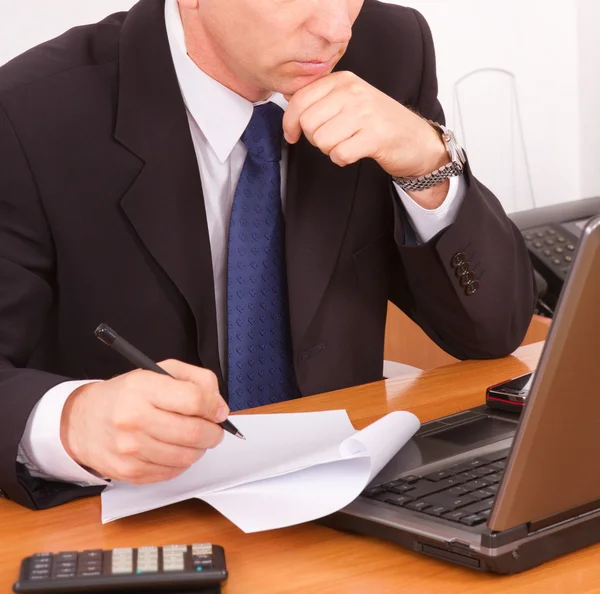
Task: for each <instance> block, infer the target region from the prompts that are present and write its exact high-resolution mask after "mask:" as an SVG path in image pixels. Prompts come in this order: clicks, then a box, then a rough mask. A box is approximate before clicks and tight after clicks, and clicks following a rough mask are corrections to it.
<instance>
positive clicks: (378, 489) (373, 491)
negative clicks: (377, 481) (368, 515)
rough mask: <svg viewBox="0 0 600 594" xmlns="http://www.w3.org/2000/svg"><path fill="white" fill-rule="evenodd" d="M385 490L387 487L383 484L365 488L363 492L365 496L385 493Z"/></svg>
mask: <svg viewBox="0 0 600 594" xmlns="http://www.w3.org/2000/svg"><path fill="white" fill-rule="evenodd" d="M383 492H385V489H384V488H383V487H381V486H378V487H371V488H370V489H365V490H364V491H363V492H362V494H363V495H364V496H365V497H373V496H375V495H378V494H379V493H383Z"/></svg>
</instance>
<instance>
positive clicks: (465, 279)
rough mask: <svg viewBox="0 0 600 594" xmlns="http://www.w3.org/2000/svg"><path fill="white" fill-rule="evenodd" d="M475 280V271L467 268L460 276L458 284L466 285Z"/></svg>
mask: <svg viewBox="0 0 600 594" xmlns="http://www.w3.org/2000/svg"><path fill="white" fill-rule="evenodd" d="M474 281H475V273H474V272H473V271H472V270H469V271H468V272H466V273H465V274H463V275H462V276H461V277H460V286H461V287H466V286H467V285H470V284H471V283H472V282H474Z"/></svg>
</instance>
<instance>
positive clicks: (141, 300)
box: [0, 0, 534, 508]
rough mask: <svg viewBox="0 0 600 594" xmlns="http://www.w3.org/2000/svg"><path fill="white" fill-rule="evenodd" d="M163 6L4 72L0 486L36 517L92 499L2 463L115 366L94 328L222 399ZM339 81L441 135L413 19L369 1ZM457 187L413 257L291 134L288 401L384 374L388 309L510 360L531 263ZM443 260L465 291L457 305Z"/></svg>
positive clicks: (145, 1)
mask: <svg viewBox="0 0 600 594" xmlns="http://www.w3.org/2000/svg"><path fill="white" fill-rule="evenodd" d="M163 11H164V2H163V0H142V1H141V2H140V3H139V4H137V5H136V6H135V7H134V8H133V9H132V10H131V11H130V12H129V13H119V14H116V15H113V16H110V17H108V18H107V19H105V20H104V21H102V22H101V23H98V24H96V25H92V26H86V27H81V28H77V29H73V30H71V31H69V32H68V33H66V34H65V35H63V36H61V37H59V38H58V39H55V40H53V41H50V42H48V43H45V44H43V45H41V46H39V47H37V48H34V49H32V50H30V51H29V52H27V53H25V54H24V55H22V56H20V57H18V58H16V59H15V60H13V61H12V62H10V63H8V64H7V65H5V66H4V67H2V68H0V415H1V417H2V431H1V435H0V488H1V490H2V491H3V493H4V495H5V496H6V497H8V498H10V499H13V500H15V501H17V502H19V503H20V504H23V505H26V506H29V507H31V508H44V507H48V506H52V505H56V504H58V503H61V502H64V501H67V500H69V499H73V498H75V497H79V496H82V495H89V494H91V493H97V492H98V489H80V488H78V487H74V486H73V485H68V484H63V483H58V482H50V481H43V480H39V479H34V478H32V477H31V476H30V475H29V473H28V472H27V470H26V469H25V468H24V467H23V466H21V465H19V464H16V463H15V460H16V456H17V445H18V443H19V441H20V439H21V436H22V434H23V430H24V428H25V424H26V421H27V418H28V417H29V414H30V412H31V410H32V408H33V406H34V405H35V403H36V402H37V401H38V400H39V399H40V398H41V397H42V395H43V394H44V393H45V392H46V391H47V390H49V389H50V388H52V387H53V386H55V385H56V384H58V383H60V382H63V381H65V380H66V379H73V378H108V377H111V376H113V375H115V374H119V373H123V372H126V371H129V370H130V366H129V365H128V364H127V362H124V361H123V360H122V359H121V358H120V357H118V356H117V355H116V354H115V353H114V352H112V351H111V350H110V349H107V348H106V347H105V346H103V345H101V344H100V343H99V341H98V340H96V339H95V338H94V335H93V331H94V329H95V328H96V326H97V325H98V324H99V323H100V322H107V323H109V324H110V325H113V326H114V328H116V329H117V330H118V331H119V332H120V333H121V334H122V335H123V336H125V337H126V338H128V339H129V340H130V341H131V342H133V343H134V344H136V345H137V346H139V347H140V348H141V349H142V350H144V351H145V352H146V353H147V354H148V355H149V356H150V357H151V358H153V359H155V360H162V359H165V358H170V357H172V358H177V359H181V360H183V361H187V362H189V363H192V364H196V365H201V366H204V367H207V368H210V369H212V370H213V371H214V372H215V373H216V374H217V376H218V377H219V380H220V383H221V387H222V390H223V393H225V390H226V386H224V385H223V381H222V377H221V372H220V369H219V358H218V352H217V351H218V349H217V327H216V321H215V303H214V288H213V277H212V267H211V257H210V245H209V239H208V232H207V224H206V217H205V211H204V204H203V195H202V186H201V182H200V176H199V172H198V166H197V162H196V157H195V153H194V149H193V146H192V141H191V137H190V131H189V127H188V121H187V117H186V112H185V108H184V104H183V101H182V98H181V95H180V92H179V88H178V83H177V80H176V76H175V72H174V68H173V64H172V62H171V58H170V52H169V47H168V42H167V37H166V31H165V23H164V17H163ZM338 69H340V70H351V71H353V72H355V73H356V74H357V75H358V76H360V77H361V78H363V79H365V80H367V81H368V82H370V83H371V84H373V85H375V86H376V87H378V88H380V89H381V90H382V91H384V92H385V93H387V94H389V95H390V96H392V97H394V98H395V99H397V100H398V101H401V102H403V103H404V104H407V105H409V106H412V107H413V108H415V109H417V110H419V111H420V112H421V113H422V114H423V115H424V116H426V117H428V118H431V119H434V120H438V121H443V113H442V110H441V107H440V105H439V103H438V101H437V97H436V96H437V84H436V74H435V60H434V52H433V43H432V39H431V35H430V32H429V29H428V28H427V25H426V23H425V21H424V20H423V18H422V17H421V16H420V15H419V14H418V13H417V12H415V11H414V10H411V9H406V8H401V7H398V6H393V5H389V4H382V3H379V2H376V1H375V0H366V2H365V5H364V8H363V10H362V13H361V14H360V16H359V18H358V20H357V22H356V24H355V27H354V37H353V40H352V42H351V43H350V46H349V49H348V52H347V54H346V55H345V57H344V58H343V60H342V61H341V62H340V64H339V66H338ZM491 117H492V116H491ZM466 175H467V181H468V194H467V196H466V198H465V200H464V203H463V206H462V208H461V210H460V212H459V214H458V218H457V219H456V222H455V223H454V224H453V225H451V226H450V227H449V228H448V229H446V230H445V231H443V232H442V233H440V234H439V235H438V236H437V237H435V238H434V239H433V240H431V241H430V242H428V243H427V244H426V245H422V246H414V245H413V246H412V247H409V246H407V245H406V242H405V230H406V229H408V227H407V226H406V225H405V224H403V220H404V218H405V217H404V214H403V212H402V208H401V206H400V202H399V200H398V199H397V197H395V196H394V193H393V188H392V185H391V181H390V177H389V176H388V175H386V174H385V173H384V172H383V170H382V169H381V168H380V167H379V166H378V165H377V164H376V163H375V162H374V161H371V160H363V161H362V162H360V163H357V164H355V165H352V166H350V167H346V168H339V167H337V166H336V165H334V164H333V163H332V162H331V161H330V160H329V158H328V157H326V156H325V155H323V154H321V153H320V152H319V151H318V150H316V149H315V148H313V147H312V146H311V145H310V144H309V143H308V142H306V141H305V140H302V141H301V142H299V143H298V144H297V145H295V146H292V147H291V149H290V155H289V171H288V188H287V208H286V242H287V245H286V250H287V251H286V256H287V270H288V277H289V281H288V282H289V294H290V315H291V327H292V335H293V346H294V361H295V368H296V373H297V378H298V382H299V386H300V390H301V392H302V394H303V395H308V394H315V393H319V392H325V391H328V390H334V389H338V388H344V387H346V386H352V385H356V384H361V383H365V382H371V381H374V380H378V379H381V374H382V358H383V336H384V324H385V317H386V304H387V301H388V299H389V300H392V301H394V302H395V303H396V304H397V305H399V306H400V307H401V308H402V309H403V310H404V311H405V312H407V313H408V314H409V315H410V316H411V317H412V318H413V319H415V320H416V321H417V322H418V323H420V324H421V325H422V326H423V328H424V329H425V330H426V331H427V332H428V333H429V335H430V336H432V337H433V339H434V340H435V341H436V342H437V343H438V344H440V345H441V346H442V347H443V348H445V349H446V350H447V351H448V352H449V353H451V354H452V355H454V356H456V357H459V358H487V357H500V356H504V355H506V354H508V353H510V352H511V351H512V350H514V349H515V348H516V347H517V346H518V344H519V343H520V341H521V339H522V337H523V336H524V334H525V332H526V329H527V326H528V322H529V320H530V317H531V314H532V311H533V305H534V285H533V277H532V272H531V267H530V263H529V258H528V255H527V252H526V249H525V246H524V244H523V242H522V240H521V236H520V234H519V232H518V231H517V230H516V229H515V227H514V226H513V225H512V224H511V222H510V221H509V219H508V218H507V217H506V215H505V214H504V212H503V210H502V208H501V207H500V205H499V203H498V201H497V200H496V198H495V197H494V196H493V195H492V194H491V193H490V192H489V191H488V190H487V189H486V188H485V187H484V186H482V185H481V184H480V183H479V182H478V181H477V180H475V179H474V178H473V177H472V175H471V173H470V172H469V171H467V174H466ZM395 210H396V212H395ZM458 252H464V253H465V254H466V257H467V260H468V261H469V263H470V266H471V268H472V270H474V272H475V274H476V276H477V279H478V280H479V282H480V286H479V289H478V290H477V292H475V293H474V294H473V295H470V296H469V295H467V294H466V293H465V289H464V287H462V286H461V284H460V282H459V278H458V277H457V276H456V274H455V269H454V267H453V266H452V259H453V257H454V255H455V254H457V253H458Z"/></svg>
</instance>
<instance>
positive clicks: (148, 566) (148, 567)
mask: <svg viewBox="0 0 600 594" xmlns="http://www.w3.org/2000/svg"><path fill="white" fill-rule="evenodd" d="M157 572H158V559H157V560H156V561H144V563H139V562H138V566H137V573H157Z"/></svg>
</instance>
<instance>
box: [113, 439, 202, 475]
mask: <svg viewBox="0 0 600 594" xmlns="http://www.w3.org/2000/svg"><path fill="white" fill-rule="evenodd" d="M115 453H116V454H117V455H118V456H119V457H123V458H130V457H133V458H136V459H138V460H139V461H141V462H149V463H150V464H154V465H155V466H163V467H168V468H179V469H186V468H189V467H190V466H191V465H192V464H194V462H197V461H198V460H199V459H200V458H201V457H202V456H203V455H204V454H205V453H206V449H205V448H196V447H183V446H179V445H173V444H170V443H164V442H162V441H158V440H157V439H154V438H153V437H151V436H150V435H147V434H146V433H141V432H140V433H137V434H124V435H120V436H118V438H117V439H116V443H115Z"/></svg>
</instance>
